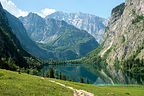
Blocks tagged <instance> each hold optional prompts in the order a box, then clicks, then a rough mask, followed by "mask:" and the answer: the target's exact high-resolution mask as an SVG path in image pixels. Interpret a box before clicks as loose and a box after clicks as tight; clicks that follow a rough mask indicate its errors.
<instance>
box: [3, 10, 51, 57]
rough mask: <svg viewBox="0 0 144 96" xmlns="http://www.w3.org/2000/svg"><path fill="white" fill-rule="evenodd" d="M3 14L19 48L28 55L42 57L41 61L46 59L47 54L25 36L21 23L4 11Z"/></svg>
mask: <svg viewBox="0 0 144 96" xmlns="http://www.w3.org/2000/svg"><path fill="white" fill-rule="evenodd" d="M5 13H6V15H7V18H8V23H9V26H10V27H11V28H12V31H13V32H14V33H15V34H16V36H17V38H18V39H19V41H20V43H21V46H22V47H23V48H24V49H25V50H26V51H28V52H29V53H31V54H33V55H35V56H37V57H42V59H48V57H49V53H47V52H46V51H45V50H43V49H41V48H39V47H38V46H37V45H36V43H35V42H34V41H32V40H31V39H30V38H29V36H28V35H27V32H26V29H25V28H24V26H23V24H22V23H21V21H20V20H19V19H18V18H16V17H15V16H13V15H11V14H10V13H9V12H7V11H6V10H5Z"/></svg>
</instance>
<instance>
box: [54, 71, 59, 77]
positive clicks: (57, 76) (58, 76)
mask: <svg viewBox="0 0 144 96" xmlns="http://www.w3.org/2000/svg"><path fill="white" fill-rule="evenodd" d="M55 75H56V76H55V78H56V79H58V77H59V76H58V71H56V74H55Z"/></svg>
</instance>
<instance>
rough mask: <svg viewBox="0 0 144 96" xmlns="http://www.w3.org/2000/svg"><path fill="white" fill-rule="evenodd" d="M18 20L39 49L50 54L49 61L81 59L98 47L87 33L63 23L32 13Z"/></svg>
mask: <svg viewBox="0 0 144 96" xmlns="http://www.w3.org/2000/svg"><path fill="white" fill-rule="evenodd" d="M19 19H20V20H21V21H22V23H23V25H24V26H25V28H26V31H27V34H28V35H29V37H30V38H31V39H32V40H34V41H36V42H37V45H39V47H40V48H42V49H44V50H47V52H49V53H51V57H50V58H49V59H56V60H73V59H77V58H81V57H83V56H85V55H86V54H87V53H88V52H90V51H92V50H94V49H95V48H96V47H97V46H98V45H99V44H98V42H96V40H95V38H94V37H92V36H91V35H90V34H89V33H88V32H86V31H84V30H80V29H78V28H76V27H74V26H73V25H69V24H67V23H66V22H65V21H58V20H54V19H44V18H41V17H40V16H38V15H37V14H34V13H30V14H29V15H28V16H26V17H20V18H19Z"/></svg>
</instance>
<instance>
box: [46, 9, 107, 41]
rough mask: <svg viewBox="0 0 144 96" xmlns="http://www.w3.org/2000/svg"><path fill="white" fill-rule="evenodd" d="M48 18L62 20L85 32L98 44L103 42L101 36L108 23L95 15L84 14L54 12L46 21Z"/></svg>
mask: <svg viewBox="0 0 144 96" xmlns="http://www.w3.org/2000/svg"><path fill="white" fill-rule="evenodd" d="M48 18H53V19H56V20H64V21H66V22H67V23H69V24H71V25H74V26H76V27H77V28H79V29H82V30H86V31H87V32H88V33H90V34H91V35H92V36H93V37H95V39H96V40H97V41H98V42H99V43H101V42H102V41H103V34H104V31H105V28H106V26H107V22H108V21H107V20H106V19H104V18H100V17H97V16H95V15H90V14H84V13H81V12H77V13H69V14H68V13H63V12H55V13H53V14H51V15H48V16H47V17H46V19H48Z"/></svg>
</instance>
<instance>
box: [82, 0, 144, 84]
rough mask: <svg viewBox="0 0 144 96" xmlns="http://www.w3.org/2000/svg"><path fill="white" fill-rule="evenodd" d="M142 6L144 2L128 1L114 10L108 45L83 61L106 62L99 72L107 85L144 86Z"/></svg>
mask: <svg viewBox="0 0 144 96" xmlns="http://www.w3.org/2000/svg"><path fill="white" fill-rule="evenodd" d="M143 2H144V0H127V1H126V2H125V3H123V4H121V5H119V6H117V7H116V8H114V9H113V10H112V14H111V19H110V24H109V26H108V28H107V29H106V32H105V35H104V40H105V41H104V42H103V44H101V45H100V46H101V47H99V48H98V49H96V50H94V51H93V52H91V53H90V54H89V55H87V56H86V57H85V58H84V59H85V61H86V62H88V61H89V60H90V58H92V59H91V60H94V58H96V56H97V58H102V59H103V60H105V64H106V65H104V66H105V67H103V68H101V69H100V70H99V71H100V73H101V74H102V75H103V76H104V77H105V78H107V79H108V80H107V81H108V82H111V83H143V82H144V78H143V77H144V63H143V62H144V58H143V57H144V54H143V52H144V51H143V50H144V32H143V31H144V30H143V29H144V26H143V25H144V16H143V15H144V10H143V8H144V6H143ZM97 54H98V55H97ZM95 55H96V56H95ZM95 65H96V64H95ZM97 66H98V64H97Z"/></svg>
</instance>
